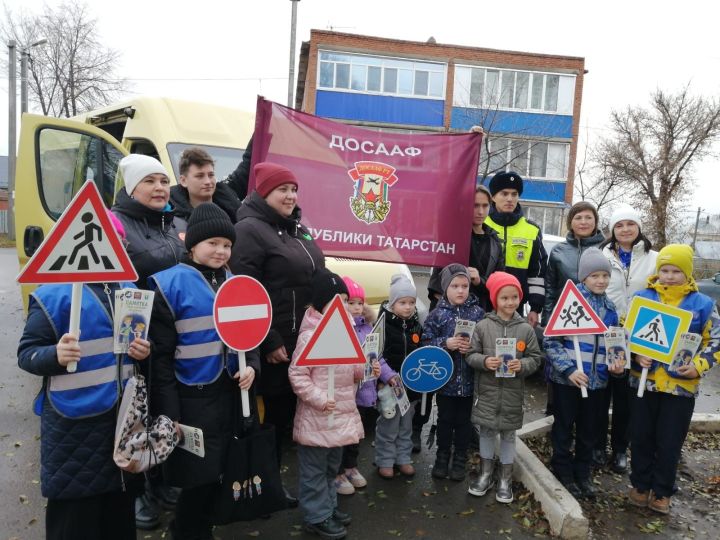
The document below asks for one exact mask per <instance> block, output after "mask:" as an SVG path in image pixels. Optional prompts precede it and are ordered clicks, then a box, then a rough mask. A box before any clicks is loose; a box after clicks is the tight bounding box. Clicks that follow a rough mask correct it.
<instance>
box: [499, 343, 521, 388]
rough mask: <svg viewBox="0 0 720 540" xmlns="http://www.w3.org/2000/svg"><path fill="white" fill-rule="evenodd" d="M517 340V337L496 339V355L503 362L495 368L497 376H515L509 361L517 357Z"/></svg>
mask: <svg viewBox="0 0 720 540" xmlns="http://www.w3.org/2000/svg"><path fill="white" fill-rule="evenodd" d="M516 346H517V340H516V339H515V338H497V339H496V340H495V356H497V357H498V358H499V359H500V360H502V362H501V363H500V367H498V368H497V369H496V370H495V376H496V377H502V378H510V377H514V376H515V372H514V371H510V368H508V362H510V360H513V359H514V358H515V347H516Z"/></svg>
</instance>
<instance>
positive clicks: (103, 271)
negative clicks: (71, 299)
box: [17, 181, 138, 284]
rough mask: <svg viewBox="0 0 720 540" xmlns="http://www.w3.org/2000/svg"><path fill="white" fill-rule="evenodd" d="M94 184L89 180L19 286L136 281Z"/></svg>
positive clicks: (35, 255) (33, 258)
mask: <svg viewBox="0 0 720 540" xmlns="http://www.w3.org/2000/svg"><path fill="white" fill-rule="evenodd" d="M137 278H138V275H137V272H136V271H135V268H134V267H133V265H132V263H131V262H130V258H129V257H128V255H127V252H126V251H125V248H124V247H123V245H122V242H121V241H120V238H119V237H118V234H117V232H115V228H114V227H113V226H112V223H111V222H110V218H109V217H108V215H107V211H106V210H105V205H104V204H103V201H102V199H101V198H100V192H99V191H98V189H97V186H96V185H95V183H94V182H92V181H87V182H85V184H84V185H83V186H82V187H81V188H80V190H79V191H78V192H77V194H76V195H75V197H73V199H72V201H70V205H69V206H68V207H67V208H66V209H65V211H64V212H63V213H62V215H61V216H60V219H58V220H57V223H55V226H54V227H53V228H52V229H51V230H50V233H49V234H48V236H47V238H45V240H44V241H43V243H42V244H41V245H40V247H39V248H38V250H37V251H36V252H35V254H34V255H33V257H32V258H31V259H30V260H29V261H28V263H27V264H26V265H25V267H24V268H23V269H22V271H21V272H20V274H19V275H18V277H17V281H18V283H22V284H29V283H101V282H116V281H137Z"/></svg>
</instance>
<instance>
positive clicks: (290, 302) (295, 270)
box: [229, 162, 325, 505]
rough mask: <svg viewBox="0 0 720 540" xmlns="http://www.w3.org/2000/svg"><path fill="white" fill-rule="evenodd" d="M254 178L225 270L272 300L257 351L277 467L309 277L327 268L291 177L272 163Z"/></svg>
mask: <svg viewBox="0 0 720 540" xmlns="http://www.w3.org/2000/svg"><path fill="white" fill-rule="evenodd" d="M254 174H255V191H254V192H252V193H251V194H250V195H249V196H248V198H247V199H246V200H245V202H244V203H243V205H242V206H241V207H240V209H239V210H238V214H237V218H238V220H237V223H236V225H235V232H236V234H237V238H238V242H237V243H236V244H235V245H234V247H233V251H232V254H231V256H230V261H229V264H230V269H231V270H232V272H233V273H234V274H238V275H248V276H251V277H254V278H255V279H257V280H258V281H259V282H260V283H262V284H263V286H264V287H265V289H266V290H267V291H268V294H269V295H270V301H271V303H272V311H273V320H272V325H271V327H270V331H269V332H268V335H267V337H266V338H265V340H264V341H263V343H262V344H261V345H260V356H261V361H262V379H261V381H260V393H261V394H262V397H263V403H264V407H265V418H264V421H265V422H267V423H269V424H272V425H274V426H275V433H276V441H277V451H278V462H279V461H280V460H281V459H282V458H281V455H282V439H283V437H284V435H285V433H286V431H287V429H288V427H289V426H290V424H291V422H292V418H293V414H294V411H295V403H296V397H295V394H294V393H293V391H292V388H291V386H290V381H289V379H288V365H289V363H290V359H291V358H292V354H293V352H294V350H295V346H296V344H297V339H298V335H299V331H300V323H301V322H302V318H303V314H304V312H305V308H306V307H307V305H308V304H309V303H310V300H311V298H312V287H311V280H312V277H313V275H314V274H315V272H316V271H317V270H318V269H320V268H324V267H325V258H324V256H323V254H322V251H320V249H319V248H318V246H317V245H316V244H315V242H314V240H313V238H312V236H311V235H310V234H309V233H308V231H307V229H306V228H305V227H303V226H302V225H301V223H300V219H301V211H300V208H299V207H298V206H297V201H298V180H297V178H296V177H295V174H293V172H292V171H290V170H289V169H288V168H286V167H283V166H281V165H277V164H275V163H270V162H263V163H258V164H257V165H255V167H254ZM288 502H289V504H292V505H297V499H295V498H294V497H292V496H290V495H289V494H288Z"/></svg>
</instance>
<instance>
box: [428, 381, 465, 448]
mask: <svg viewBox="0 0 720 540" xmlns="http://www.w3.org/2000/svg"><path fill="white" fill-rule="evenodd" d="M435 402H436V403H437V408H438V416H437V443H438V453H450V449H451V447H453V446H454V447H455V455H456V456H462V455H465V454H467V451H468V448H469V447H470V436H471V433H472V423H471V421H470V414H471V413H472V404H473V397H472V396H466V397H455V396H444V395H442V394H435Z"/></svg>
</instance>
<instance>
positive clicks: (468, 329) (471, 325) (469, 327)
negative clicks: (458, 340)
mask: <svg viewBox="0 0 720 540" xmlns="http://www.w3.org/2000/svg"><path fill="white" fill-rule="evenodd" d="M475 324H476V323H475V321H466V320H463V319H458V320H457V321H456V322H455V333H454V334H453V337H464V338H468V339H471V338H472V335H473V332H474V331H475Z"/></svg>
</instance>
